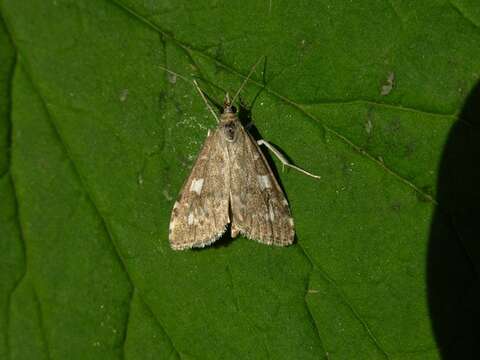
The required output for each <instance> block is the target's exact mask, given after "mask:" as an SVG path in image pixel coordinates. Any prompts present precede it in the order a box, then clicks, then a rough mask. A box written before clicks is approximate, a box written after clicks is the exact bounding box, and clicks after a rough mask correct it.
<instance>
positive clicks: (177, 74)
mask: <svg viewBox="0 0 480 360" xmlns="http://www.w3.org/2000/svg"><path fill="white" fill-rule="evenodd" d="M158 67H159V68H160V69H162V70H163V71H166V72H167V73H169V74H172V75H175V76H178V77H179V78H180V79H182V80H185V81H188V82H190V80H188V79H187V78H186V77H185V76H183V75H180V74H179V73H176V72H175V71H172V70H170V69H167V68H166V67H164V66H162V65H158Z"/></svg>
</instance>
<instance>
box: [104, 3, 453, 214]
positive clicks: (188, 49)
mask: <svg viewBox="0 0 480 360" xmlns="http://www.w3.org/2000/svg"><path fill="white" fill-rule="evenodd" d="M109 1H110V2H111V3H112V4H114V5H116V6H118V7H119V8H120V9H122V10H124V11H125V12H127V13H128V14H129V15H130V16H132V17H134V18H135V19H137V20H139V21H141V22H143V23H144V24H145V25H147V26H149V27H151V28H152V29H153V30H155V31H157V32H159V33H160V34H162V35H163V37H164V39H169V40H171V41H172V42H173V43H174V44H176V45H177V46H178V47H180V48H181V49H183V50H184V51H185V52H186V54H187V55H188V56H191V52H192V51H196V52H197V53H198V54H199V55H200V56H202V57H204V58H205V59H208V60H210V61H213V62H215V64H217V65H218V66H220V67H222V68H224V69H225V70H227V71H229V72H231V73H232V74H235V75H237V76H239V77H241V78H243V79H245V78H246V76H245V75H243V74H242V73H240V72H239V71H237V70H235V69H233V68H231V67H230V66H228V65H226V64H224V63H222V62H221V61H220V60H217V59H215V58H213V57H212V56H210V55H208V54H205V53H204V52H203V51H202V50H199V49H196V48H195V47H193V46H191V45H188V44H185V43H183V42H181V41H180V40H178V39H176V38H175V37H174V36H173V35H171V34H169V33H167V32H166V31H164V30H162V29H161V28H160V27H159V26H158V25H156V24H154V23H153V22H151V21H150V20H148V19H147V18H145V17H144V16H142V15H140V14H139V13H137V12H135V11H134V10H133V9H131V8H129V7H128V6H126V5H125V4H123V3H121V2H120V1H118V0H109ZM248 81H249V82H251V83H253V84H255V85H257V86H258V87H260V88H263V89H265V90H266V91H267V92H268V93H270V94H272V95H274V96H276V97H277V98H279V99H281V100H283V101H285V102H286V103H288V104H290V105H291V106H292V107H294V108H296V109H298V110H299V111H301V112H303V113H304V114H305V115H306V116H307V117H308V118H310V119H312V120H314V121H316V122H318V123H319V124H320V125H321V126H322V127H323V128H324V129H325V131H327V132H329V133H331V134H332V135H333V136H335V137H336V138H338V139H339V140H340V141H343V142H344V143H346V144H347V145H348V146H350V147H351V148H352V149H353V150H355V151H356V152H358V153H360V154H361V155H362V156H365V157H366V158H367V159H368V160H370V161H372V162H374V163H375V164H376V165H378V166H380V167H381V168H382V169H383V170H384V171H386V172H387V173H388V174H389V175H391V176H393V177H395V178H397V180H399V181H400V182H402V183H403V184H405V185H407V186H408V187H410V188H411V189H413V190H414V191H415V192H417V193H418V194H420V195H421V196H422V197H423V198H424V199H426V200H428V201H430V202H431V203H433V204H434V205H438V203H437V200H436V199H435V198H434V197H433V196H431V195H430V194H427V193H426V192H424V191H423V190H422V189H421V188H420V187H418V186H417V185H416V184H414V183H413V182H412V181H410V180H408V179H407V178H406V177H404V176H402V175H401V174H400V173H398V172H396V171H395V170H393V169H390V168H389V167H388V166H386V165H385V164H384V163H383V162H382V161H380V160H379V159H377V158H376V157H375V156H373V155H371V154H370V153H369V152H368V151H367V150H365V149H363V148H362V147H361V146H359V145H357V144H355V143H354V142H353V141H352V140H350V139H349V138H348V137H346V136H344V135H342V134H340V133H339V132H338V131H336V130H334V129H332V128H330V127H329V126H327V125H325V124H324V123H323V122H322V121H321V120H320V119H318V118H317V117H315V116H314V115H313V114H312V113H310V112H309V111H307V110H306V109H304V108H303V107H302V105H300V104H297V103H296V102H295V101H293V100H291V99H289V98H287V97H286V96H284V95H282V94H280V93H278V92H276V91H275V90H272V89H270V88H268V87H267V86H266V85H264V84H262V83H259V82H257V81H255V80H253V79H251V78H250V79H249V80H248ZM357 101H359V100H357ZM392 106H394V105H392ZM401 109H403V110H405V109H409V108H407V107H402V108H401ZM412 111H418V112H422V111H420V110H416V109H414V110H412ZM422 113H423V112H422ZM427 114H430V115H431V113H427ZM437 115H441V114H437ZM445 116H449V117H451V116H452V115H450V114H449V115H445Z"/></svg>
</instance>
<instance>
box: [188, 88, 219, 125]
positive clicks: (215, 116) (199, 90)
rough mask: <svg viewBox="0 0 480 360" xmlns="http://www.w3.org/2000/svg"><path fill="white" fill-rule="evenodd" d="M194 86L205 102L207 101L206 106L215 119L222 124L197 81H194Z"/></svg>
mask: <svg viewBox="0 0 480 360" xmlns="http://www.w3.org/2000/svg"><path fill="white" fill-rule="evenodd" d="M193 86H195V88H196V89H197V90H198V92H199V94H200V96H201V97H202V99H203V101H205V105H207V108H208V110H210V112H211V113H212V115H213V117H214V118H215V119H216V120H217V122H220V120H219V119H218V116H217V114H216V113H215V111H213V109H212V107H211V106H210V104H209V103H208V101H207V98H206V97H205V95H203V91H202V89H200V86H198V83H197V81H196V80H193Z"/></svg>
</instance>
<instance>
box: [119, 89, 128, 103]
mask: <svg viewBox="0 0 480 360" xmlns="http://www.w3.org/2000/svg"><path fill="white" fill-rule="evenodd" d="M127 97H128V89H123V90H122V91H121V92H120V101H121V102H124V101H125V100H127Z"/></svg>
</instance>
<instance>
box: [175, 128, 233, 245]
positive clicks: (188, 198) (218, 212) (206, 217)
mask: <svg viewBox="0 0 480 360" xmlns="http://www.w3.org/2000/svg"><path fill="white" fill-rule="evenodd" d="M220 136H221V135H220V133H219V130H218V129H217V130H214V131H213V132H212V133H210V132H209V134H208V135H207V138H206V140H205V143H204V145H203V148H202V150H201V151H200V154H199V155H198V158H197V160H196V163H195V165H194V166H193V169H192V171H191V173H190V176H189V177H188V179H187V181H186V182H185V184H184V186H183V188H182V191H181V193H180V195H179V199H178V201H176V202H175V205H174V206H173V210H172V216H171V219H170V228H169V240H170V246H171V247H172V249H174V250H183V249H187V248H192V247H204V246H206V245H208V244H211V243H213V242H214V241H216V240H217V239H218V238H219V237H220V236H221V235H222V234H223V233H224V232H225V230H226V226H227V224H228V223H229V222H230V219H229V210H228V209H229V190H230V189H229V178H228V176H227V172H226V171H225V168H226V166H227V165H228V164H227V157H226V153H225V149H224V148H222V146H221V141H220Z"/></svg>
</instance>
